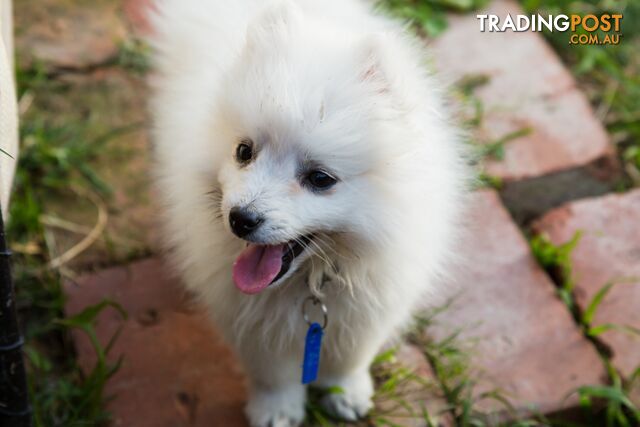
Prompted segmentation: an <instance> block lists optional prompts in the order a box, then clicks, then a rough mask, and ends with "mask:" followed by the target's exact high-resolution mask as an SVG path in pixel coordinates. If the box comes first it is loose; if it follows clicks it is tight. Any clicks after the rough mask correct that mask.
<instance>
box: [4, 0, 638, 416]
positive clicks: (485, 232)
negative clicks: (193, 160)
mask: <svg viewBox="0 0 640 427" xmlns="http://www.w3.org/2000/svg"><path fill="white" fill-rule="evenodd" d="M146 3H148V2H147V1H145V0H127V1H125V7H124V9H123V10H119V9H118V10H116V9H113V8H111V7H110V6H104V5H102V6H100V8H93V9H92V8H79V9H77V11H76V14H77V15H78V16H76V17H75V18H74V19H71V20H70V21H69V22H66V21H65V20H64V19H63V20H55V21H52V22H49V23H48V24H47V25H44V26H39V27H37V28H36V30H34V31H31V32H25V33H23V34H20V33H18V39H17V47H18V49H23V50H25V51H28V52H29V54H28V55H26V56H25V57H24V58H25V60H26V61H27V62H28V61H34V60H37V61H43V62H44V63H45V64H46V65H47V66H50V67H54V68H55V67H58V68H60V67H61V68H76V69H86V68H91V67H94V66H99V65H100V64H102V63H104V62H105V61H107V60H108V58H110V57H113V55H114V52H115V49H117V45H118V42H119V40H122V39H123V38H125V37H126V31H127V30H125V29H127V28H128V29H129V31H130V30H131V28H132V27H133V31H134V32H137V33H139V32H144V31H148V28H147V27H146V26H145V25H146V24H145V23H144V21H143V20H141V16H142V15H141V14H140V7H141V6H140V5H142V4H146ZM101 4H102V3H101ZM45 9H46V8H45ZM103 9H104V10H103ZM490 10H491V11H492V12H493V13H498V14H505V13H507V12H511V13H512V14H515V13H518V11H519V9H518V6H516V5H515V3H514V2H512V1H503V0H496V1H494V2H493V3H492V5H491V6H490ZM39 13H45V12H44V9H43V11H41V12H39ZM123 16H126V17H128V19H129V20H128V21H126V22H127V23H125V21H123V20H122V18H123ZM22 19H23V22H24V16H23V17H22ZM20 22H21V18H20V16H19V17H18V23H20ZM39 22H42V20H40V21H39ZM70 22H71V23H70ZM114 22H115V23H114ZM23 25H26V24H23ZM77 25H85V26H86V27H87V28H92V29H94V30H95V31H93V30H92V31H90V32H85V31H80V33H82V34H84V35H83V39H82V40H80V41H78V40H75V39H74V40H72V41H70V39H69V37H68V35H69V34H76V33H79V29H78V28H76V26H77ZM58 27H59V28H58ZM56 28H57V29H56ZM105 35H106V36H105ZM433 47H434V52H435V60H436V61H435V62H436V64H437V66H438V68H439V69H440V70H441V71H443V75H445V76H448V77H449V78H451V80H452V81H454V80H457V79H459V78H462V77H464V76H467V75H478V74H482V75H486V76H487V77H488V78H489V80H488V83H487V84H486V85H484V86H482V87H479V88H478V89H477V90H476V95H477V96H478V97H479V99H480V100H481V102H483V104H484V106H485V110H486V114H485V117H484V119H483V122H482V123H481V126H480V129H479V132H481V133H483V135H484V136H485V137H486V138H487V139H498V138H500V137H502V136H504V135H505V134H508V133H510V132H513V131H517V130H520V129H523V128H527V129H530V132H529V133H528V134H526V135H524V136H522V137H520V138H518V139H516V140H514V141H512V142H509V143H507V144H506V146H505V158H504V160H501V161H498V160H495V159H494V160H490V159H489V160H486V161H485V162H484V167H485V169H486V171H487V172H488V173H489V174H491V175H494V176H497V177H499V178H501V179H502V180H503V181H504V186H503V187H502V188H501V189H500V190H499V192H495V191H489V190H484V191H480V192H478V194H477V195H476V196H475V199H474V203H475V205H474V208H473V209H472V212H473V214H472V218H470V220H469V223H470V224H473V225H472V226H471V227H470V235H469V244H468V248H469V249H470V250H469V253H470V255H469V256H468V257H467V261H466V265H464V268H462V269H461V270H463V271H464V273H463V274H462V275H461V276H459V277H457V278H455V279H452V282H453V283H452V284H451V285H452V286H455V287H456V288H457V289H458V290H459V292H458V294H459V297H458V298H456V299H455V300H454V301H453V303H452V305H451V307H450V308H449V309H447V310H445V311H444V312H443V313H442V314H441V315H440V316H438V317H437V318H436V320H437V321H436V323H435V324H433V325H431V326H429V327H428V328H427V329H426V330H425V331H424V334H425V336H427V337H428V338H429V339H431V340H432V341H433V342H438V341H439V340H442V339H445V338H446V337H448V336H449V335H450V334H451V333H454V332H456V331H459V330H461V331H462V332H461V334H460V336H459V339H461V340H467V341H469V342H475V343H476V344H475V345H474V346H473V349H472V350H470V352H469V354H470V368H471V372H472V374H473V378H474V379H475V380H476V381H477V385H476V387H475V388H474V393H475V396H476V397H480V396H481V395H482V393H484V392H486V391H489V390H493V389H496V388H498V389H500V390H502V391H503V392H504V393H505V396H506V397H508V399H509V400H510V402H511V404H512V405H513V406H514V408H515V409H516V411H517V412H518V414H520V415H524V416H529V415H532V414H538V413H542V414H546V415H566V414H570V413H571V412H572V411H573V410H574V409H575V407H576V405H577V400H576V398H575V396H572V397H569V398H568V399H566V396H567V395H569V394H570V393H571V392H572V391H573V390H575V388H576V387H578V386H581V385H587V384H590V385H595V384H606V383H607V382H608V381H609V379H608V376H607V372H606V370H605V368H604V364H603V363H602V361H601V360H600V357H599V355H598V350H597V349H596V347H595V345H594V344H593V342H592V341H590V340H589V339H587V338H586V337H585V335H584V333H583V331H582V330H581V329H580V327H579V326H578V325H577V324H576V322H575V321H574V319H573V318H572V316H571V313H570V312H569V311H568V309H566V307H565V306H564V305H563V303H562V302H561V301H560V299H559V298H557V297H556V295H555V289H554V288H555V286H556V284H554V283H553V281H552V280H551V279H550V278H549V276H548V275H547V274H546V273H545V272H544V271H543V270H542V268H541V267H540V266H539V265H538V264H537V263H536V260H535V259H534V257H533V255H532V254H531V252H530V250H529V247H528V244H527V241H526V239H525V237H524V234H523V233H522V232H521V228H520V227H521V226H529V225H531V224H533V229H534V230H536V231H538V232H542V233H546V234H547V235H548V236H549V238H550V240H551V241H552V242H554V243H556V244H560V243H562V242H565V241H567V240H569V239H570V238H571V237H572V236H573V234H574V233H575V232H576V231H577V230H582V231H583V237H582V239H581V240H580V241H579V244H578V246H577V247H576V250H575V251H574V252H573V253H572V256H571V258H572V263H573V267H574V275H575V281H576V288H575V297H576V301H577V304H578V306H579V307H580V308H581V309H582V310H584V309H585V308H586V307H587V306H588V303H589V301H590V300H591V299H592V298H593V296H594V295H595V294H596V292H597V291H598V290H599V289H601V287H602V286H603V285H604V284H606V283H609V282H612V281H613V282H615V283H619V284H616V285H615V286H614V287H613V288H612V290H611V291H610V293H609V295H608V297H607V298H606V299H605V302H603V304H602V307H601V310H599V311H598V312H597V314H596V315H595V318H594V320H593V323H592V326H596V327H597V326H599V325H604V324H609V323H613V324H618V325H627V326H631V327H635V328H640V315H639V314H638V313H640V287H638V286H634V284H637V283H638V279H637V277H638V276H640V268H639V267H638V266H640V232H639V230H640V229H639V228H638V227H637V224H638V223H639V222H640V190H636V191H630V192H628V193H626V194H615V195H604V194H606V193H609V192H610V190H611V182H612V180H613V179H615V177H616V176H617V174H618V170H617V168H616V164H615V157H614V155H613V150H612V148H611V146H610V144H609V141H608V137H607V134H606V133H605V131H604V129H603V127H602V125H601V124H600V123H599V122H598V120H597V119H596V117H595V115H594V113H593V111H592V109H591V107H590V106H589V104H588V102H587V100H586V98H585V97H584V95H583V94H582V93H581V92H580V91H579V90H578V89H577V87H576V84H575V82H574V80H573V78H572V77H571V75H570V73H569V72H568V70H567V69H566V68H565V67H564V66H563V65H562V63H561V62H560V60H559V58H557V56H556V55H555V54H554V53H553V51H552V50H551V49H550V47H549V46H548V45H547V44H546V42H545V41H544V40H543V39H542V37H541V36H540V35H539V34H537V33H518V34H516V35H514V34H510V33H502V34H489V33H485V34H483V35H482V36H481V37H480V36H479V35H478V25H477V20H476V19H475V16H474V14H471V15H468V16H459V17H453V18H452V19H451V22H450V28H449V30H447V32H445V34H444V35H443V36H442V37H441V38H440V39H438V40H436V41H435V42H434V43H433ZM60 52H61V53H60ZM588 197H590V198H588ZM534 219H535V221H532V220H534ZM163 268H164V267H163V264H162V262H160V261H159V260H158V259H155V258H151V259H146V260H142V261H138V262H135V263H132V264H129V265H126V266H122V267H115V268H111V269H107V270H104V271H100V272H98V273H96V274H93V275H87V276H83V277H81V278H80V279H78V280H77V281H76V282H73V283H71V282H70V283H67V285H66V290H67V293H68V296H69V300H68V304H67V312H68V314H73V313H76V312H78V311H80V310H81V309H82V308H83V307H85V306H87V305H88V304H93V303H97V302H99V301H100V300H102V299H103V298H105V297H108V298H111V299H113V300H115V301H117V302H119V303H120V304H122V306H123V307H124V308H125V309H126V310H127V311H128V313H129V317H128V319H127V320H126V321H124V322H123V321H122V320H121V319H120V318H119V316H118V315H117V313H116V312H115V311H106V312H104V313H103V314H102V315H101V317H100V319H99V322H98V325H97V330H98V335H99V337H100V338H101V339H102V340H103V341H105V342H106V341H107V340H108V339H109V337H110V336H111V335H112V334H113V333H114V331H115V330H116V329H117V328H118V327H119V326H120V325H123V331H122V334H121V335H120V337H119V339H118V341H117V342H116V345H115V347H114V348H113V351H112V352H111V356H110V357H112V358H114V359H115V358H117V357H118V356H119V355H124V359H123V364H122V368H121V370H120V371H119V372H118V373H117V374H116V375H115V377H114V378H113V379H112V381H111V382H110V383H109V385H108V389H107V393H108V394H114V395H115V396H116V398H115V400H113V401H112V402H111V403H110V404H109V408H110V409H111V410H112V411H113V413H114V425H122V426H132V425H135V426H143V427H144V426H167V427H168V426H187V425H188V426H200V425H202V426H204V425H211V420H216V421H217V423H216V425H227V426H244V425H245V421H244V418H243V416H242V411H241V409H242V406H243V404H244V401H245V397H246V391H245V386H244V382H243V377H242V372H241V370H240V368H239V366H238V365H237V364H236V362H235V359H234V357H233V355H232V353H231V351H230V350H229V349H228V348H227V347H226V346H225V345H224V344H223V343H222V342H221V341H220V338H219V336H218V334H217V332H216V331H215V329H213V327H212V326H211V325H210V324H209V322H207V320H206V318H205V315H203V314H202V313H201V312H200V311H199V309H198V308H197V306H196V305H195V304H193V303H192V302H190V300H189V298H188V296H186V295H184V293H183V292H182V291H181V290H180V287H179V285H178V284H177V281H176V280H172V279H170V278H169V277H171V276H170V275H169V274H168V273H167V272H166V271H164V270H163ZM75 341H76V345H77V348H78V356H79V360H80V363H81V364H82V366H83V367H85V368H87V369H88V368H89V367H90V366H91V365H92V363H93V361H94V357H95V356H94V355H93V352H92V350H91V347H90V346H89V344H88V342H87V341H86V339H85V338H84V337H83V336H82V335H76V336H75ZM597 341H598V342H600V343H601V348H604V349H608V350H609V353H610V356H611V360H612V362H613V364H614V366H615V367H616V368H617V369H618V370H619V371H620V373H621V374H622V375H623V376H624V377H628V376H629V375H631V374H632V372H633V371H634V370H635V369H636V367H637V366H638V365H639V364H640V340H637V339H634V338H632V337H631V336H630V335H629V334H627V333H625V332H622V331H620V330H616V329H611V330H606V331H605V332H604V333H602V334H601V335H598V337H597ZM397 357H398V359H399V361H400V362H401V363H403V364H404V365H406V366H408V367H410V369H412V370H414V371H415V372H416V373H417V374H419V375H420V376H422V377H424V378H425V379H426V380H427V381H430V383H432V384H435V386H436V387H435V390H434V389H430V390H425V389H424V388H420V389H416V390H413V389H411V388H410V387H411V386H409V390H408V393H409V394H410V395H411V396H412V397H411V398H410V399H408V400H409V401H410V402H411V405H412V406H414V407H415V408H419V407H420V406H421V403H422V402H427V404H428V406H429V410H430V412H431V413H433V414H438V413H439V412H441V411H443V410H446V408H447V402H445V401H444V400H443V392H442V391H441V390H439V389H438V387H439V384H440V383H441V382H442V381H441V380H443V379H442V378H437V376H436V375H435V374H434V372H433V370H432V368H431V365H430V364H429V363H428V362H427V359H426V358H425V356H424V354H423V352H422V351H421V350H419V349H418V348H417V347H415V346H412V345H408V344H407V345H404V346H403V347H401V350H400V351H399V352H398V356H397ZM405 391H407V390H405ZM638 396H639V397H640V392H639V393H638ZM638 400H640V398H639V399H638ZM378 403H379V405H378V409H379V410H381V411H384V409H385V408H387V409H388V407H389V403H388V402H378ZM477 409H479V410H482V411H485V412H487V413H490V414H491V416H492V417H494V418H495V419H496V420H500V419H505V418H509V417H513V413H509V412H506V411H505V408H504V406H503V405H500V404H498V403H497V402H496V401H492V400H490V399H485V400H483V401H481V402H479V404H478V405H477ZM400 412H402V411H400ZM394 415H396V417H395V418H393V417H391V418H393V421H394V422H395V423H396V424H398V425H407V426H409V425H411V426H414V425H415V426H419V425H424V422H421V421H419V420H417V419H414V420H411V419H409V418H407V417H406V415H407V414H406V413H396V414H394ZM437 418H439V420H438V422H439V423H440V424H442V425H452V424H453V421H452V417H451V414H449V413H446V412H445V413H443V414H440V416H438V417H437Z"/></svg>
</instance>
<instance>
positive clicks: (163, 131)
mask: <svg viewBox="0 0 640 427" xmlns="http://www.w3.org/2000/svg"><path fill="white" fill-rule="evenodd" d="M153 21H154V27H155V33H154V36H153V37H152V40H151V42H152V44H153V46H154V48H155V51H156V55H155V65H156V74H155V75H154V78H153V81H152V84H153V86H154V88H155V95H154V97H153V102H152V109H153V114H154V119H155V128H154V134H155V141H156V147H155V148H156V156H157V166H156V172H157V184H158V189H159V193H160V195H161V197H162V200H163V202H164V210H163V212H162V214H163V218H164V224H165V230H164V231H165V234H166V236H167V244H168V246H169V248H170V249H171V250H172V252H171V258H172V259H173V260H174V261H175V265H176V267H177V268H178V270H179V271H180V273H181V274H182V277H183V278H184V281H185V282H186V285H187V287H188V288H189V289H191V290H193V291H195V292H196V293H197V294H198V295H199V296H200V297H201V298H202V301H203V302H204V303H205V304H206V305H207V306H208V307H209V308H210V310H211V313H212V316H213V318H214V320H215V322H216V323H217V325H218V326H219V327H220V328H221V329H222V331H223V333H224V335H225V337H226V339H227V340H228V341H229V342H230V343H231V344H232V345H233V346H234V347H235V349H236V350H237V351H238V354H239V356H240V358H241V360H242V362H243V364H244V367H245V370H246V372H247V374H248V377H249V378H250V382H251V399H250V402H249V404H248V407H247V414H248V416H249V419H250V421H251V424H252V425H253V426H267V425H278V426H280V425H282V426H295V425H298V424H299V423H300V421H301V420H302V418H303V416H304V401H305V389H304V387H303V386H302V385H300V375H301V373H300V365H301V359H302V351H303V342H304V335H305V333H306V324H305V322H304V320H303V319H302V315H301V304H302V301H303V300H304V299H305V298H306V297H307V296H309V295H310V288H311V290H313V292H315V293H317V294H321V295H322V297H323V301H324V302H325V304H326V305H327V307H328V310H329V325H328V328H327V330H326V336H325V340H324V343H323V353H322V358H321V372H320V378H319V381H318V384H319V385H323V386H332V385H339V386H341V387H342V388H343V389H344V394H342V395H333V396H332V397H329V398H327V399H328V400H327V401H325V404H326V406H327V408H328V409H330V410H333V411H334V412H336V413H337V415H339V416H342V417H344V418H346V419H354V418H356V417H359V416H362V415H363V414H364V413H365V412H366V411H367V410H369V409H370V407H371V394H372V392H373V387H372V383H371V379H370V377H369V373H368V366H369V364H370V362H371V360H372V359H373V357H374V355H375V354H376V352H377V351H378V350H379V349H380V347H381V346H382V345H383V343H385V342H386V341H388V340H389V339H391V338H393V337H394V336H397V334H399V332H400V331H401V328H402V327H403V326H406V325H407V323H408V322H409V321H410V319H411V314H412V311H413V310H414V308H415V307H416V305H417V304H418V303H420V302H423V303H424V301H425V298H427V299H428V298H429V294H430V291H431V294H433V290H434V288H435V281H436V278H437V276H438V275H440V274H442V273H443V272H444V266H445V265H446V261H447V260H448V259H450V258H451V256H452V251H453V245H452V243H453V241H454V240H455V239H454V238H455V234H456V230H457V228H458V226H457V220H458V218H459V216H460V215H459V213H460V206H461V204H462V199H463V195H464V187H465V184H466V182H465V181H466V178H467V176H466V170H465V166H464V161H463V159H462V156H461V144H460V142H459V138H458V136H457V134H456V133H455V132H454V131H453V130H452V129H451V127H450V126H449V124H448V122H447V115H446V114H445V109H444V106H443V105H442V102H441V96H440V92H441V87H440V85H439V84H438V83H437V81H436V80H434V79H433V77H432V76H430V75H429V74H428V73H427V72H426V71H425V56H424V54H423V52H422V49H421V47H420V45H419V43H418V42H417V41H416V40H414V39H412V38H411V37H410V36H408V35H407V34H406V32H405V31H404V28H403V27H402V26H400V25H399V24H397V23H395V22H392V21H390V20H388V19H386V18H383V17H381V16H378V15H376V14H375V13H373V12H371V11H370V6H369V5H368V4H367V3H365V2H361V1H357V0H323V1H318V0H288V1H287V0H284V1H267V0H262V1H260V0H237V1H227V0H209V1H204V0H203V1H198V0H160V1H159V2H158V8H157V11H156V13H155V14H154V16H153ZM246 137H249V138H251V139H253V140H254V141H255V142H256V145H258V146H259V147H260V150H259V152H258V155H257V158H256V160H255V161H254V162H253V163H252V164H250V165H249V166H248V167H244V168H240V167H239V166H238V165H237V162H236V161H235V159H234V151H235V148H236V146H237V144H238V141H239V140H240V139H241V138H246ZM304 160H307V161H311V162H314V163H319V164H322V165H323V166H324V167H326V168H328V169H329V170H330V171H331V172H332V173H333V174H335V175H336V176H337V177H338V178H339V182H338V183H337V184H336V186H335V187H334V188H332V189H331V190H329V191H327V192H326V193H314V192H312V191H309V189H308V188H306V187H304V186H303V185H301V184H300V177H299V176H298V175H297V170H298V169H299V168H300V164H301V162H303V161H304ZM246 203H251V204H252V207H253V208H254V209H256V210H258V211H259V212H261V213H263V214H265V215H266V217H267V221H266V222H265V224H264V225H263V226H262V227H261V229H260V232H259V235H258V236H257V237H256V239H257V240H258V241H260V242H262V243H279V242H284V241H287V240H289V239H291V238H293V237H295V236H300V235H304V234H307V233H312V232H313V233H315V234H316V235H317V239H316V240H315V241H314V243H313V244H312V245H311V247H310V248H309V250H308V251H306V252H305V255H304V256H302V257H299V258H298V260H297V261H296V262H294V266H293V268H292V271H291V273H290V274H288V275H287V276H286V277H285V279H283V280H281V281H279V282H278V283H276V284H274V285H272V286H271V287H270V288H268V289H266V290H265V291H263V292H262V293H260V294H258V295H254V296H248V295H244V294H242V293H240V292H239V291H238V290H237V289H236V287H235V286H234V284H233V282H232V279H231V277H232V274H231V270H232V264H233V261H234V259H235V258H236V257H237V255H238V254H239V253H240V251H241V250H242V249H243V248H244V246H245V244H246V242H244V241H242V240H240V239H238V238H236V237H235V236H234V235H233V234H232V233H231V232H230V231H229V226H228V212H229V210H230V209H231V208H232V207H233V206H237V205H242V204H246ZM323 278H324V279H325V280H326V283H325V285H324V286H321V285H320V283H321V281H322V280H323ZM194 351H197V349H194Z"/></svg>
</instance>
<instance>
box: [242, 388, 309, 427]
mask: <svg viewBox="0 0 640 427" xmlns="http://www.w3.org/2000/svg"><path fill="white" fill-rule="evenodd" d="M305 399H306V390H305V388H304V387H303V386H302V385H298V384H295V385H291V386H289V387H287V388H282V389H278V390H269V391H266V390H254V391H253V393H252V394H251V397H250V399H249V403H248V404H247V407H246V409H245V411H246V414H247V418H248V419H249V424H251V427H298V426H299V425H300V424H301V423H302V421H303V420H304V415H305V411H304V404H305Z"/></svg>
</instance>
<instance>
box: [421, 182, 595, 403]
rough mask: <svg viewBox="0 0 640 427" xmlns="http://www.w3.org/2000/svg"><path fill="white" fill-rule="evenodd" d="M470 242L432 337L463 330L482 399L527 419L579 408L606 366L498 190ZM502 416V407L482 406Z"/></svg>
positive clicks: (487, 200)
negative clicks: (496, 394)
mask: <svg viewBox="0 0 640 427" xmlns="http://www.w3.org/2000/svg"><path fill="white" fill-rule="evenodd" d="M471 211H472V212H473V218H471V219H470V220H469V222H470V224H472V228H471V229H470V231H469V234H470V235H469V237H468V238H465V246H466V249H465V254H466V257H467V260H466V263H465V264H463V265H462V268H461V269H460V270H461V271H464V274H463V275H462V277H458V278H456V280H455V281H454V283H453V286H455V287H456V293H455V294H456V295H457V296H456V297H455V298H454V300H453V303H452V305H451V306H450V307H449V308H448V309H447V310H445V311H443V312H442V313H441V314H440V315H438V317H436V321H437V324H436V325H435V326H432V327H430V328H428V329H427V330H426V333H427V334H428V335H429V336H431V337H433V338H435V339H436V340H444V339H446V338H447V337H448V336H450V335H451V334H454V333H456V332H457V331H461V332H460V334H459V335H458V339H459V340H461V342H465V341H466V342H469V343H471V342H473V343H474V345H473V347H472V348H471V350H470V352H469V353H470V354H471V365H472V367H473V368H472V369H473V370H474V375H473V376H472V377H474V378H476V379H477V380H478V381H479V383H478V386H477V387H476V390H475V395H476V396H480V395H481V394H482V393H484V392H487V391H491V390H495V389H499V390H501V392H503V393H504V395H505V396H506V397H507V398H508V399H509V400H510V402H511V404H512V405H513V406H514V407H515V409H516V410H518V412H519V413H521V414H527V415H530V414H534V413H536V412H541V413H545V414H550V413H558V412H562V411H564V410H566V409H567V408H570V407H571V406H573V405H575V403H576V400H575V399H568V400H565V397H566V396H567V395H568V394H569V393H570V392H571V391H573V390H575V389H576V388H577V387H579V386H581V385H587V384H601V383H603V381H604V380H605V378H606V372H605V370H604V366H603V364H602V363H601V361H600V359H599V356H598V354H597V352H596V351H595V349H594V348H593V346H592V345H591V344H590V343H589V342H588V341H587V340H586V339H585V338H584V337H583V336H582V335H581V333H580V331H579V329H578V327H577V326H576V324H575V322H574V321H573V319H572V317H571V315H570V313H569V312H568V311H567V309H566V308H565V306H564V304H563V303H562V302H561V301H560V300H559V299H558V298H557V297H556V295H555V292H554V285H553V284H552V283H551V281H550V280H549V278H548V277H547V275H546V274H545V273H544V272H543V271H542V270H541V268H540V267H539V266H538V264H537V263H536V261H535V259H534V258H533V256H532V255H531V253H530V251H529V246H528V243H527V241H526V240H525V238H524V236H523V235H522V233H521V232H520V230H519V229H518V228H517V226H516V225H515V224H514V223H513V221H512V219H511V218H510V216H509V214H508V213H507V211H506V210H505V209H504V208H503V207H502V205H501V203H500V199H499V197H498V195H497V194H496V193H495V192H493V191H481V192H479V193H478V194H476V196H475V200H474V201H473V205H472V209H471ZM479 409H481V410H483V411H486V412H488V413H489V412H496V411H498V412H500V411H501V410H504V409H505V408H504V405H502V404H501V403H500V402H498V401H496V400H486V401H482V402H480V404H479Z"/></svg>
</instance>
